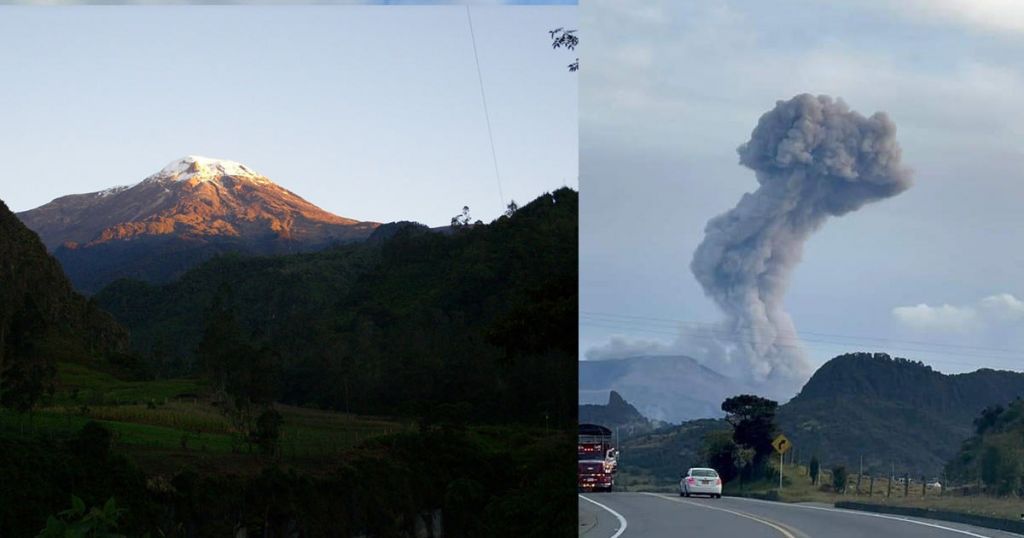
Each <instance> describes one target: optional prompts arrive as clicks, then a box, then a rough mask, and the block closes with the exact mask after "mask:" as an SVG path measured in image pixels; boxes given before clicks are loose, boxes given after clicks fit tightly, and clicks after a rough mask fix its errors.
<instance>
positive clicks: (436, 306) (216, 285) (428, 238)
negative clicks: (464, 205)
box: [95, 188, 578, 425]
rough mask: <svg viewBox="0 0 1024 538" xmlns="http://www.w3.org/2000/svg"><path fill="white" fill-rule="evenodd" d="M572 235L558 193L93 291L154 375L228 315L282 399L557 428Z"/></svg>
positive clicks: (567, 357)
mask: <svg viewBox="0 0 1024 538" xmlns="http://www.w3.org/2000/svg"><path fill="white" fill-rule="evenodd" d="M577 244H578V193H576V191H573V190H572V189H567V188H562V189H558V190H556V191H554V192H552V193H550V194H545V195H543V196H540V197H538V198H537V199H536V200H534V201H533V202H531V203H529V204H526V205H524V206H522V207H520V208H519V209H518V210H517V211H516V212H515V213H514V214H513V215H512V216H510V217H508V216H503V217H500V218H499V219H497V220H495V221H494V222H492V223H490V224H486V225H476V226H474V225H468V226H464V227H457V228H456V229H454V230H452V231H451V233H448V234H442V233H435V232H431V231H429V230H426V229H424V228H423V227H422V226H418V225H415V224H405V225H401V224H396V225H395V226H388V227H386V228H384V229H383V231H381V232H380V236H378V237H376V238H374V239H373V240H371V241H368V242H360V243H356V244H348V245H340V246H336V247H334V248H330V249H327V250H323V251H320V252H316V253H308V254H294V255H289V256H275V257H252V256H237V255H236V256H222V257H219V258H216V259H213V260H210V261H207V262H206V263H204V264H201V265H199V266H198V267H195V268H193V269H191V270H190V271H188V272H186V273H185V274H184V275H183V276H182V277H181V278H180V279H179V280H176V281H174V282H171V283H168V284H164V285H153V284H149V283H145V282H139V281H135V280H120V281H117V282H115V283H113V284H111V285H110V286H108V287H106V288H105V289H103V290H102V291H101V292H100V293H98V294H97V295H96V296H95V300H96V301H97V303H98V304H100V305H102V306H103V307H104V308H106V309H108V310H109V311H110V312H111V313H112V314H113V315H114V316H115V317H116V318H117V319H118V320H119V321H121V322H122V323H124V324H125V325H126V326H128V327H129V328H130V329H131V331H132V345H133V348H134V349H135V350H136V351H137V352H139V353H141V354H143V355H145V356H147V357H148V358H149V360H150V361H152V364H153V367H154V368H155V369H156V370H157V371H159V372H161V373H164V374H166V375H177V374H185V373H192V372H196V371H199V370H200V369H201V364H200V361H199V358H198V357H197V354H196V349H197V347H198V345H199V342H200V341H201V339H202V338H203V334H204V331H205V330H206V328H207V327H208V326H209V325H210V323H211V320H216V319H218V316H222V315H225V314H230V317H231V318H232V319H234V320H237V323H238V325H239V326H240V331H239V332H240V333H242V334H244V335H245V337H246V338H248V339H249V340H250V341H251V342H252V343H253V345H257V346H261V347H263V348H266V349H267V350H268V352H269V353H273V354H274V356H275V357H276V359H275V361H276V363H277V364H278V365H279V367H280V375H279V376H278V379H279V381H280V385H281V399H282V400H283V401H284V402H286V403H294V404H302V405H311V406H318V407H322V408H330V409H339V410H345V411H351V412H360V413H368V414H397V413H405V414H420V415H423V414H427V412H428V411H429V408H430V406H446V407H445V409H443V410H440V411H439V412H443V413H445V414H449V415H451V414H456V415H458V414H461V415H468V416H469V417H470V418H481V419H483V418H486V419H489V420H498V419H501V420H507V421H523V422H532V423H539V424H546V423H550V424H551V425H555V424H557V423H561V424H569V423H573V422H574V421H575V418H576V414H577V410H576V401H575V397H574V395H573V394H572V392H571V391H568V392H567V391H566V390H565V387H567V386H572V384H573V383H574V382H575V379H576V360H575V357H576V354H577V345H578V344H577V338H576V328H575V323H576V311H577V304H578V296H577V295H578V293H577V289H578V287H577V285H576V282H577V270H578V261H577V258H578V256H577V252H576V250H577V249H576V246H577ZM468 402H472V405H461V404H466V403H468Z"/></svg>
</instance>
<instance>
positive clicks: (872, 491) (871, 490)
mask: <svg viewBox="0 0 1024 538" xmlns="http://www.w3.org/2000/svg"><path fill="white" fill-rule="evenodd" d="M874 496H875V475H871V478H870V479H869V480H868V497H874Z"/></svg>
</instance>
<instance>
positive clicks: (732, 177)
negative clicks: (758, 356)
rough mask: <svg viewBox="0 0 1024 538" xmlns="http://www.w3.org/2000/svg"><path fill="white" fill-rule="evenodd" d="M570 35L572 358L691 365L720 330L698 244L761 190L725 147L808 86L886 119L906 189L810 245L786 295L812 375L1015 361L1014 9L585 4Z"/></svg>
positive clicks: (1023, 33) (1019, 117)
mask: <svg viewBox="0 0 1024 538" xmlns="http://www.w3.org/2000/svg"><path fill="white" fill-rule="evenodd" d="M890 4H899V7H890V6H889V5H890ZM999 6H1002V7H999ZM580 25H581V28H580V33H581V36H582V38H583V39H584V40H585V43H586V47H585V48H584V49H583V50H582V52H581V56H582V57H581V63H582V66H583V69H582V70H581V79H580V84H581V86H580V125H581V127H580V150H581V156H580V161H581V180H580V186H581V193H582V211H581V237H580V245H581V246H580V248H581V251H580V294H581V298H580V304H581V306H580V309H581V323H580V339H581V350H580V351H581V358H584V357H586V356H587V355H588V353H589V355H590V356H591V357H595V358H596V357H601V356H604V357H608V356H614V355H623V354H633V353H640V352H645V351H647V352H655V353H665V352H683V353H686V352H687V351H688V350H687V349H685V346H682V347H680V346H679V345H676V344H675V343H674V341H675V340H676V335H678V334H679V333H680V327H682V328H683V329H684V332H685V333H687V334H696V333H700V331H707V330H708V327H709V325H708V324H710V323H714V322H717V321H718V320H720V319H721V314H720V312H719V311H718V309H717V307H716V306H715V305H714V303H712V302H711V301H710V300H709V299H707V298H706V297H705V296H704V293H703V292H702V290H701V288H700V286H699V285H698V284H697V282H696V280H695V279H694V277H693V275H692V274H691V272H690V269H689V264H690V260H691V258H692V255H693V252H694V249H695V248H696V246H697V245H698V244H699V243H700V241H701V240H702V238H703V230H704V225H705V223H706V222H707V220H708V219H710V218H711V217H714V216H716V215H718V214H720V213H723V212H725V211H727V210H729V209H731V208H732V207H734V206H735V204H736V202H737V201H738V200H739V198H740V196H741V195H742V194H743V193H745V192H749V191H752V190H754V189H755V188H756V187H757V182H756V180H755V178H754V174H753V172H752V171H751V170H749V169H747V168H744V167H742V166H740V165H739V164H738V157H737V153H736V148H737V146H739V145H740V144H741V143H744V142H746V141H747V140H748V139H749V137H750V133H751V130H752V129H753V128H754V126H755V125H756V124H757V121H758V118H759V117H760V116H761V114H763V113H764V112H766V111H768V110H770V109H771V108H772V107H773V106H774V105H775V102H776V101H777V100H781V99H789V98H791V97H793V96H794V95H796V94H799V93H805V92H806V93H812V94H828V95H832V96H837V97H841V98H843V99H844V100H845V101H846V103H847V104H848V105H849V106H850V107H851V108H852V109H854V110H856V111H859V112H861V113H862V114H864V115H870V114H872V113H874V112H876V111H884V112H887V113H888V114H889V116H890V118H891V119H892V120H893V121H894V122H895V123H896V125H897V129H898V132H897V139H898V140H899V142H900V144H901V145H902V147H903V163H904V164H905V165H907V166H909V167H910V168H912V169H913V170H914V181H915V184H914V186H913V187H911V188H910V189H909V190H908V191H906V192H904V193H902V194H900V195H898V196H896V197H895V198H892V199H889V200H884V201H881V202H878V203H876V204H873V205H869V206H866V207H864V208H863V209H861V210H859V211H856V212H854V213H851V214H848V215H846V216H844V217H841V218H835V219H831V220H829V221H828V222H826V223H825V225H824V226H823V227H822V228H821V229H820V230H819V231H817V232H816V233H815V234H814V235H812V236H811V239H810V240H809V242H808V243H807V244H806V247H805V249H804V254H803V261H802V262H801V264H800V265H799V266H798V267H797V269H796V272H795V274H794V275H793V278H792V281H791V283H790V288H789V291H788V294H787V295H786V300H785V303H786V306H787V310H788V311H789V313H790V314H791V315H792V317H793V320H794V322H795V324H796V327H797V329H798V331H799V332H800V334H801V336H802V338H803V341H804V345H805V346H806V347H807V351H808V354H809V356H810V358H811V360H812V362H813V363H814V365H815V366H817V365H820V364H821V363H822V362H824V361H825V360H827V359H828V358H831V357H832V356H834V355H836V354H839V353H842V352H845V351H857V350H865V351H887V352H890V353H893V354H896V355H901V356H905V357H908V358H911V359H916V360H923V361H924V362H926V363H928V364H931V365H932V366H933V367H935V368H936V369H938V370H941V371H945V372H960V371H969V370H973V369H976V368H978V367H982V366H987V367H993V368H1003V369H1021V367H1022V366H1021V365H1024V302H1022V301H1021V300H1020V299H1021V298H1024V271H1022V268H1024V210H1022V209H1024V149H1022V147H1021V140H1022V139H1024V70H1022V69H1024V60H1022V58H1024V4H1022V5H1021V6H1019V7H1017V6H1010V5H1009V4H1008V3H1006V2H995V1H993V2H984V1H983V2H976V1H971V2H968V1H966V0H964V1H960V0H938V1H932V0H929V1H924V0H920V1H909V2H901V3H889V2H882V1H881V0H879V1H867V2H852V1H851V2H839V1H833V2H821V1H800V0H788V1H781V2H760V1H755V0H751V1H746V2H742V1H726V2H677V1H674V0H664V1H658V2H646V3H644V7H642V8H638V7H636V6H635V5H634V4H623V3H619V2H614V1H609V0H594V1H591V2H588V3H586V4H585V6H584V9H583V10H582V11H581V22H580ZM629 316H633V317H629ZM851 337H856V338H851ZM712 366H713V365H712Z"/></svg>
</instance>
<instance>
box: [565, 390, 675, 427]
mask: <svg viewBox="0 0 1024 538" xmlns="http://www.w3.org/2000/svg"><path fill="white" fill-rule="evenodd" d="M580 423H581V424H599V425H601V426H604V427H606V428H611V429H612V430H618V432H619V434H620V435H622V436H625V437H630V436H633V435H637V434H640V433H645V432H648V431H651V430H653V429H655V428H656V427H658V426H662V425H664V423H662V422H660V421H651V420H648V419H647V417H645V416H643V415H641V414H640V412H639V411H637V410H636V408H635V407H633V406H632V405H630V404H629V402H627V401H626V400H624V399H622V396H620V395H619V393H618V392H615V391H614V390H613V391H612V392H611V394H609V396H608V403H607V404H605V405H598V404H584V405H581V406H580Z"/></svg>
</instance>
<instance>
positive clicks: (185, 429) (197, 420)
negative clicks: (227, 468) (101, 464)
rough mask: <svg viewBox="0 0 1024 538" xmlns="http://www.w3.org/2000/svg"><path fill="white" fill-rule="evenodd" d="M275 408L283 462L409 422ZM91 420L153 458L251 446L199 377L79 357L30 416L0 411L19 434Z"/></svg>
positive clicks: (61, 368) (2, 424) (2, 425)
mask: <svg viewBox="0 0 1024 538" xmlns="http://www.w3.org/2000/svg"><path fill="white" fill-rule="evenodd" d="M276 407H277V410H278V412H280V413H281V415H282V416H283V418H284V423H283V425H282V433H281V441H280V449H281V450H280V453H281V457H282V458H284V459H285V460H306V461H309V460H322V459H324V458H329V457H331V456H333V455H335V454H338V453H340V452H342V451H344V450H346V449H348V448H351V447H353V446H355V445H356V444H358V443H360V442H362V441H364V440H366V439H369V438H371V437H375V436H380V435H387V434H389V433H394V432H399V431H403V430H405V429H408V428H410V427H411V425H410V424H406V423H402V422H399V421H395V420H389V419H385V418H377V417H365V416H357V415H349V414H344V413H335V412H330V411H321V410H315V409H304V408H301V407H293V406H287V405H277V406H276ZM90 420H95V421H97V422H100V423H101V424H103V425H104V426H106V427H107V428H109V429H110V430H111V431H112V432H113V433H114V441H115V443H116V444H117V445H118V446H120V447H122V448H124V449H126V450H128V451H130V452H139V453H141V454H142V455H143V456H154V458H153V460H154V461H158V460H159V459H167V460H189V459H194V456H196V455H208V456H211V457H216V456H217V455H227V454H244V453H247V452H249V450H250V449H251V447H249V446H248V445H246V444H245V443H244V442H243V441H242V440H241V439H240V438H239V436H238V435H237V434H235V433H234V432H233V431H232V428H231V426H230V424H229V422H228V421H227V420H226V419H225V417H224V416H223V415H222V414H221V412H220V411H219V409H218V408H217V407H215V406H214V405H213V404H212V403H211V402H210V399H209V389H208V388H207V387H206V385H205V384H204V383H203V382H201V381H199V380H195V379H166V380H157V381H125V380H121V379H118V378H116V377H114V376H112V375H110V374H107V373H104V372H100V371H97V370H93V369H90V368H88V367H86V366H83V365H81V364H73V363H60V364H59V365H58V386H57V391H56V393H55V394H54V395H53V397H52V398H51V399H49V401H48V402H47V403H46V404H45V405H43V406H41V407H40V408H38V409H37V410H36V411H35V412H33V413H32V414H31V415H20V414H15V413H12V412H7V411H3V412H0V432H2V433H3V434H5V435H8V436H15V437H17V436H35V435H39V434H44V435H45V434H51V435H66V434H70V433H73V432H75V431H78V430H79V429H81V428H82V426H83V425H84V424H85V423H87V422H89V421H90Z"/></svg>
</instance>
